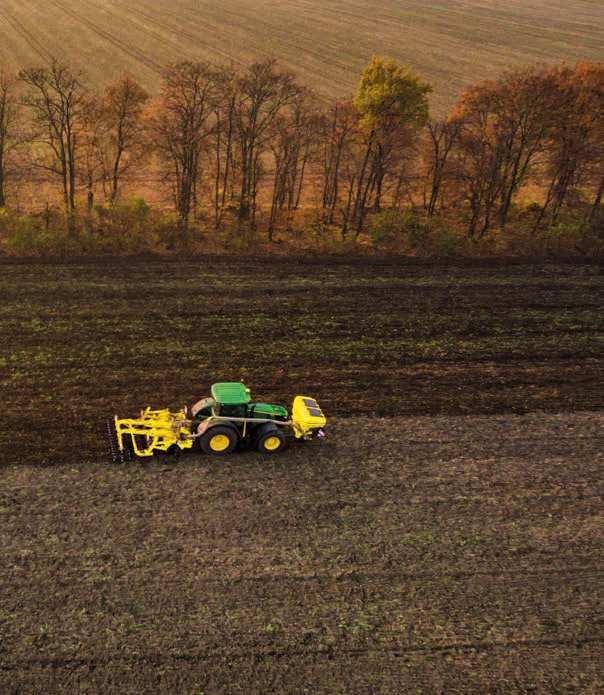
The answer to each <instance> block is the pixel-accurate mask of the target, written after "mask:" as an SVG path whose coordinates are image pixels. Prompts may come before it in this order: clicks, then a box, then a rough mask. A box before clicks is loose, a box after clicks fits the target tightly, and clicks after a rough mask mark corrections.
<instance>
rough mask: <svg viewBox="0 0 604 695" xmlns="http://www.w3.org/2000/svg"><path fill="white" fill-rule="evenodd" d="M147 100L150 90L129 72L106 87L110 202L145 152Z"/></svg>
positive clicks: (104, 106) (103, 114)
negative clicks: (145, 88)
mask: <svg viewBox="0 0 604 695" xmlns="http://www.w3.org/2000/svg"><path fill="white" fill-rule="evenodd" d="M148 100H149V95H148V94H147V92H146V91H145V90H144V89H143V88H142V87H141V85H140V84H139V83H138V82H136V80H134V79H133V78H132V77H130V76H128V75H124V76H123V77H121V78H120V79H118V80H117V81H116V82H114V83H112V84H110V85H108V86H107V87H106V88H105V91H104V94H103V98H102V109H101V113H100V116H101V120H102V122H103V125H104V128H105V140H106V144H105V150H106V152H105V157H106V165H107V169H108V171H107V175H108V179H109V182H110V193H109V199H110V200H111V202H114V201H115V200H116V199H117V197H118V194H119V189H120V182H121V180H122V178H123V177H124V175H126V174H127V172H128V171H129V170H130V169H131V168H132V166H134V165H136V163H137V162H139V161H140V159H141V157H142V155H143V154H144V151H145V148H144V144H145V129H144V124H143V118H142V116H143V109H144V107H145V104H146V103H147V101H148Z"/></svg>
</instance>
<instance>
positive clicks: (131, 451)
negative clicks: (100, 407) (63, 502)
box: [107, 382, 327, 463]
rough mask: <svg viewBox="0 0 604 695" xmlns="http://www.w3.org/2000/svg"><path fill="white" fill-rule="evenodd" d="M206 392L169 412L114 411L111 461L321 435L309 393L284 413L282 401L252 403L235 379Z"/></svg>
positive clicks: (266, 450) (271, 444)
mask: <svg viewBox="0 0 604 695" xmlns="http://www.w3.org/2000/svg"><path fill="white" fill-rule="evenodd" d="M211 394H212V395H211V396H206V397H204V398H201V399H198V400H196V401H194V402H193V403H191V404H190V405H187V406H184V407H183V408H182V409H181V410H179V411H175V412H174V411H171V410H168V409H164V410H151V408H147V409H146V410H143V411H141V413H140V416H139V417H137V418H119V417H118V416H117V415H116V416H115V417H114V418H113V419H110V420H109V421H108V422H107V429H108V435H109V443H110V449H111V458H112V460H113V461H114V462H115V463H126V462H128V461H132V460H134V459H137V458H139V459H144V458H148V457H151V456H153V455H155V454H156V453H161V452H163V453H168V454H180V453H181V452H182V451H183V450H186V449H195V448H198V449H200V450H201V451H203V452H204V453H206V454H211V455H213V456H225V455H227V454H230V453H232V452H233V451H235V450H239V451H241V450H245V449H256V450H257V451H259V452H261V453H263V454H276V453H278V452H280V451H282V450H283V449H285V448H286V446H288V444H290V443H291V442H296V441H298V442H302V441H307V440H310V439H322V438H323V437H324V436H325V432H324V429H323V428H324V427H325V424H326V422H327V421H326V419H325V416H324V415H323V411H322V410H321V408H320V407H319V405H318V403H317V401H316V400H315V399H314V398H311V397H309V396H296V397H295V398H294V402H293V406H292V411H291V415H289V414H288V411H287V408H285V407H284V406H282V405H273V404H270V403H254V402H252V398H251V393H250V389H249V388H247V387H246V386H245V385H244V384H242V383H240V382H221V383H218V384H214V385H213V386H212V388H211Z"/></svg>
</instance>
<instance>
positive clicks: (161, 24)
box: [111, 3, 243, 65]
mask: <svg viewBox="0 0 604 695" xmlns="http://www.w3.org/2000/svg"><path fill="white" fill-rule="evenodd" d="M111 4H113V5H114V6H115V3H111ZM141 6H142V3H137V5H136V9H134V8H133V9H132V10H129V11H128V10H127V13H128V14H130V15H132V16H133V17H142V18H143V19H144V20H145V21H146V22H147V23H149V24H153V25H154V26H156V27H158V28H160V29H163V30H164V31H169V32H171V33H173V34H175V35H176V36H177V37H178V36H183V37H184V38H186V39H188V40H189V41H191V42H192V43H194V44H196V45H201V46H203V47H204V48H207V49H208V50H209V51H211V52H212V53H217V54H219V55H220V56H222V57H223V58H224V59H225V60H227V61H230V62H234V63H237V64H239V65H243V61H242V60H240V59H238V58H236V57H235V56H233V55H231V54H229V53H227V52H226V51H223V50H222V49H220V48H217V47H216V46H211V45H209V44H207V43H202V42H201V40H200V38H199V36H196V35H195V34H192V33H191V32H189V31H186V30H185V29H182V28H181V27H179V26H174V25H172V24H168V23H167V22H166V21H163V20H161V19H160V18H158V17H155V16H153V15H151V14H149V11H150V10H151V9H152V8H151V7H149V6H148V5H145V7H146V9H147V10H148V11H147V12H144V11H143V10H141V9H138V8H140V7H141ZM171 16H174V17H177V15H175V14H172V15H171ZM210 30H211V31H212V32H213V33H214V35H217V32H218V31H219V28H218V27H211V28H210Z"/></svg>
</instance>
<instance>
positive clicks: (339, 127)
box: [321, 102, 359, 224]
mask: <svg viewBox="0 0 604 695" xmlns="http://www.w3.org/2000/svg"><path fill="white" fill-rule="evenodd" d="M358 121H359V116H358V113H357V111H356V110H355V108H354V107H353V105H352V104H351V103H350V102H343V103H342V102H336V103H335V104H334V105H333V107H332V108H331V110H330V112H329V115H328V116H327V117H326V118H325V120H324V125H323V129H322V132H323V146H322V196H321V204H322V208H323V212H324V217H325V223H326V224H333V223H334V216H335V211H336V208H337V207H338V205H339V204H340V195H341V188H342V185H343V181H342V179H343V178H345V176H343V167H344V163H345V161H346V159H347V158H349V157H350V153H351V150H352V148H353V147H354V143H355V138H356V135H357V129H358Z"/></svg>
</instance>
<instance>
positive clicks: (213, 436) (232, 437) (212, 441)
mask: <svg viewBox="0 0 604 695" xmlns="http://www.w3.org/2000/svg"><path fill="white" fill-rule="evenodd" d="M238 441H239V436H238V435H237V432H236V431H235V430H234V429H233V428H232V427H222V426H221V425H217V426H216V427H210V429H209V430H208V431H207V432H206V433H205V434H204V435H203V437H201V441H200V446H201V449H202V451H204V452H205V453H206V454H212V455H213V456H226V454H230V453H232V452H233V451H234V450H235V448H236V447H237V442H238Z"/></svg>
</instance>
